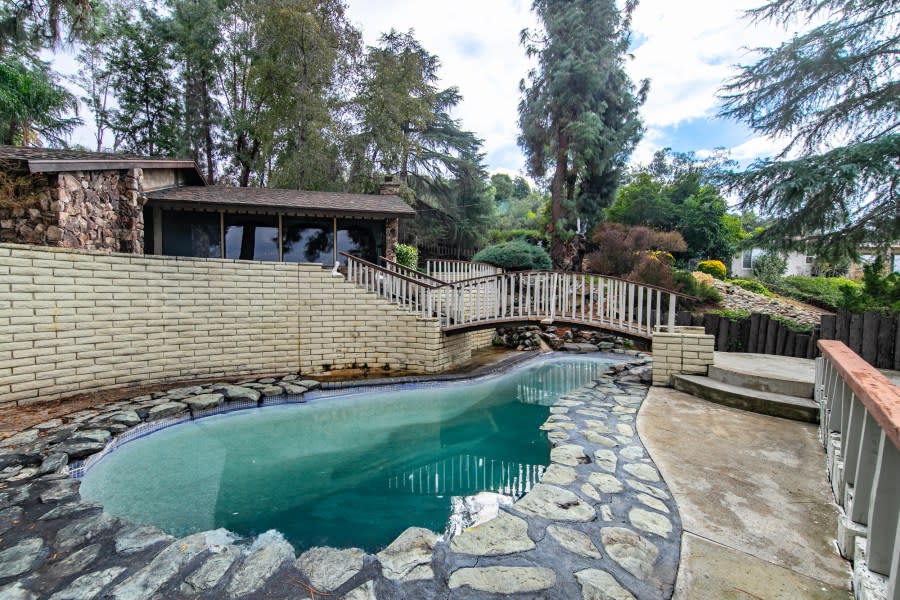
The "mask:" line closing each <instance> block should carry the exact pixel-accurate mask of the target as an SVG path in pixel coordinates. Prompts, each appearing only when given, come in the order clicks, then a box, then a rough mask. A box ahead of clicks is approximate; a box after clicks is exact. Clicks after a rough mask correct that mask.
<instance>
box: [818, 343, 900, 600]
mask: <svg viewBox="0 0 900 600" xmlns="http://www.w3.org/2000/svg"><path fill="white" fill-rule="evenodd" d="M819 348H820V349H821V350H822V357H821V358H818V359H816V383H815V394H816V400H817V401H818V403H819V406H820V409H821V419H820V426H819V433H820V439H821V441H822V444H823V445H824V446H825V449H826V456H827V462H828V473H829V476H830V478H831V487H832V492H833V493H834V498H835V500H836V501H837V503H838V504H839V505H840V506H841V507H842V509H843V510H842V512H843V514H842V515H841V522H840V524H839V527H838V534H839V535H838V546H839V547H840V550H841V554H843V555H844V556H845V557H846V558H849V559H850V560H853V561H854V562H856V561H858V560H860V559H861V557H860V556H857V555H856V554H855V548H856V539H857V538H866V539H867V541H866V544H865V546H866V550H865V561H866V566H867V567H868V571H869V572H870V574H871V573H875V574H878V575H880V576H882V577H884V578H885V579H886V580H887V581H886V584H887V588H888V590H889V591H888V592H887V596H886V597H887V598H890V599H896V598H900V526H898V516H900V388H898V387H897V386H896V385H894V384H893V383H891V381H890V380H888V379H887V378H886V377H885V376H884V375H882V374H881V373H880V372H879V371H878V370H877V369H875V368H874V367H872V366H871V365H869V364H868V363H866V362H865V361H864V360H863V359H862V358H860V357H859V356H858V355H857V354H855V353H854V352H853V351H852V350H850V349H849V348H847V346H845V345H844V344H843V343H841V342H839V341H834V340H820V341H819ZM856 580H857V577H856V576H855V577H854V583H859V582H857V581H856ZM854 587H855V588H856V589H857V590H859V586H858V585H854ZM857 597H859V596H857Z"/></svg>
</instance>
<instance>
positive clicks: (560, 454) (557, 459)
mask: <svg viewBox="0 0 900 600" xmlns="http://www.w3.org/2000/svg"><path fill="white" fill-rule="evenodd" d="M550 460H551V462H554V463H560V464H563V465H569V466H571V467H574V466H577V465H586V464H588V463H590V462H591V459H590V458H588V457H587V455H586V454H585V453H584V448H582V447H581V446H578V445H575V444H564V445H562V446H557V447H556V448H553V450H551V451H550Z"/></svg>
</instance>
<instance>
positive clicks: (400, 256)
mask: <svg viewBox="0 0 900 600" xmlns="http://www.w3.org/2000/svg"><path fill="white" fill-rule="evenodd" d="M395 250H396V252H397V262H398V263H400V264H401V265H403V266H404V267H408V268H410V269H413V270H415V269H418V268H419V249H418V248H416V247H415V246H410V245H409V244H397V245H396V246H395Z"/></svg>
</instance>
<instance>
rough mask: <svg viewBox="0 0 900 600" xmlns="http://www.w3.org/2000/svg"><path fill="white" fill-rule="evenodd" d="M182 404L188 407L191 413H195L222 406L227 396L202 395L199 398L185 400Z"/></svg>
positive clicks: (193, 397)
mask: <svg viewBox="0 0 900 600" xmlns="http://www.w3.org/2000/svg"><path fill="white" fill-rule="evenodd" d="M182 402H184V403H185V404H187V405H188V408H190V409H191V412H195V411H198V410H208V409H210V408H216V407H217V406H221V405H222V403H223V402H225V396H224V395H222V394H200V395H199V396H190V397H189V398H185V399H184V400H182Z"/></svg>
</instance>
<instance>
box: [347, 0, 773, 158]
mask: <svg viewBox="0 0 900 600" xmlns="http://www.w3.org/2000/svg"><path fill="white" fill-rule="evenodd" d="M349 4H350V6H349V16H350V20H351V21H352V22H354V23H355V24H356V25H357V27H359V28H360V29H361V30H362V32H363V38H364V40H365V42H366V43H367V44H369V45H373V44H375V43H377V41H378V37H379V35H381V33H383V32H385V31H387V30H389V29H390V28H391V27H394V28H397V29H400V30H406V29H415V32H416V36H417V37H418V39H419V40H420V41H421V42H422V44H423V46H424V47H425V48H426V49H428V50H429V51H430V52H432V53H434V54H437V55H438V56H439V57H440V58H441V61H442V65H443V66H442V69H441V76H442V83H443V85H456V86H458V87H459V88H460V91H461V92H462V95H463V102H462V105H461V106H460V107H459V109H458V110H457V112H456V116H457V117H459V118H460V119H461V120H462V123H463V126H464V127H465V128H466V129H469V130H471V131H474V132H475V133H476V134H478V135H479V136H480V137H481V138H483V139H484V149H485V152H486V162H487V165H488V169H489V170H490V171H491V172H498V171H499V172H507V173H511V174H514V173H521V172H522V171H523V170H524V168H525V165H524V162H525V160H524V157H523V155H522V153H521V151H520V150H519V148H518V146H517V145H516V136H517V135H518V126H517V124H516V118H517V114H518V113H517V110H518V104H519V99H520V93H519V82H520V80H521V79H522V78H523V77H525V75H526V73H527V72H528V69H529V68H530V67H531V65H530V63H529V61H528V59H527V58H526V57H525V53H524V51H523V49H522V47H521V46H520V45H519V33H520V31H521V30H522V29H524V28H526V27H534V26H535V25H536V21H535V18H534V16H533V15H532V13H531V10H530V7H531V2H530V1H527V0H454V1H453V2H422V1H410V0H349ZM759 4H761V1H760V0H749V1H748V0H679V1H677V2H673V1H672V0H641V1H640V4H639V5H638V8H637V10H636V11H635V13H634V18H633V22H632V31H633V43H632V47H633V54H634V59H633V60H631V61H629V63H628V67H627V69H628V72H629V74H630V76H631V78H632V79H633V80H634V81H635V82H637V81H639V80H642V79H645V78H648V79H650V95H649V97H648V99H647V103H646V104H645V105H644V106H643V107H642V109H641V117H642V119H643V121H644V124H645V127H646V132H645V134H644V138H643V140H642V142H641V143H640V145H639V146H638V147H637V149H636V150H635V152H634V154H633V156H632V162H637V163H646V162H648V161H649V160H650V158H651V157H652V155H653V152H654V151H656V150H658V149H660V148H665V147H671V148H672V149H673V150H676V151H680V152H687V151H694V152H697V153H698V154H700V155H701V156H702V154H703V152H704V151H709V150H712V149H714V148H717V147H725V148H728V149H730V150H731V155H732V158H734V159H736V160H738V161H739V162H740V163H741V164H745V165H746V164H748V163H749V162H751V161H752V160H753V159H755V158H757V157H764V156H772V155H774V154H777V153H778V151H779V150H780V147H779V146H778V145H777V144H776V143H774V142H773V141H771V140H768V139H766V138H762V137H759V136H756V135H755V134H754V133H753V132H751V131H749V130H748V129H747V128H746V127H744V126H743V125H742V124H740V123H736V122H734V121H724V120H721V119H718V118H716V113H717V112H718V109H717V106H718V101H717V99H716V91H717V90H718V89H719V87H720V86H721V84H722V82H723V81H725V80H726V79H728V78H729V77H730V76H731V75H733V74H734V73H735V69H734V65H736V64H740V63H748V62H750V60H751V58H752V55H751V54H749V53H748V48H755V47H760V46H770V45H776V44H777V43H778V42H779V41H781V40H783V39H786V37H787V35H788V33H786V32H785V31H784V30H783V29H782V28H781V27H776V26H772V25H767V26H757V27H753V26H751V24H750V23H749V22H748V21H747V20H746V19H743V18H742V11H744V10H746V9H749V8H753V7H754V6H757V5H759Z"/></svg>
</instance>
